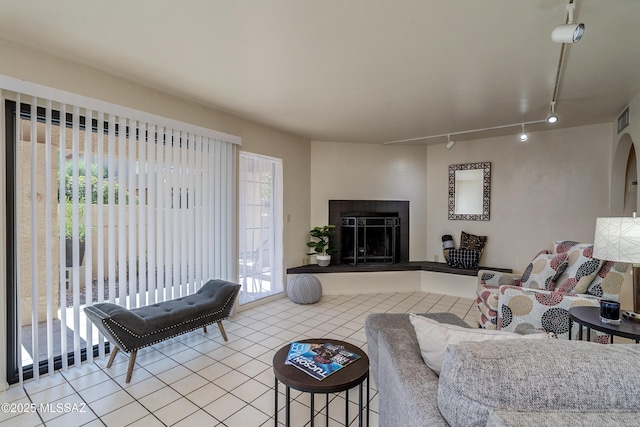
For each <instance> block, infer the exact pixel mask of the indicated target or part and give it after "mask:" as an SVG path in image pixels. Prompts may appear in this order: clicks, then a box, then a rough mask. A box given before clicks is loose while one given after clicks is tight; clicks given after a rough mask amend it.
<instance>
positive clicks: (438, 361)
mask: <svg viewBox="0 0 640 427" xmlns="http://www.w3.org/2000/svg"><path fill="white" fill-rule="evenodd" d="M409 320H410V321H411V324H412V325H413V327H414V329H415V331H416V337H417V339H418V345H419V346H420V353H421V354H422V358H423V359H424V363H426V364H427V366H428V367H430V368H431V369H433V371H434V372H435V373H436V374H440V370H441V369H442V363H443V360H444V354H445V350H446V348H447V346H449V344H459V343H461V342H468V341H488V340H504V339H547V338H549V336H548V335H547V334H530V335H520V334H516V333H512V332H503V331H493V330H488V329H468V328H461V327H460V326H456V325H447V324H443V323H439V322H437V321H435V320H433V319H427V318H425V317H422V316H416V315H415V314H410V315H409Z"/></svg>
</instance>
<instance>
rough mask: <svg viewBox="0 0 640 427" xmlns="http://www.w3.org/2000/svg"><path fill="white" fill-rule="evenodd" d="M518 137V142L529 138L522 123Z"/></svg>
mask: <svg viewBox="0 0 640 427" xmlns="http://www.w3.org/2000/svg"><path fill="white" fill-rule="evenodd" d="M518 139H519V140H520V142H525V141H527V140H528V139H529V135H527V132H525V130H524V123H523V124H522V133H521V134H520V136H519V137H518Z"/></svg>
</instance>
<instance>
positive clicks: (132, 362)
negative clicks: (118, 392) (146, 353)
mask: <svg viewBox="0 0 640 427" xmlns="http://www.w3.org/2000/svg"><path fill="white" fill-rule="evenodd" d="M137 354H138V350H133V351H132V352H131V355H130V356H129V369H127V379H126V383H127V384H129V382H130V381H131V374H132V373H133V367H134V366H135V364H136V356H137Z"/></svg>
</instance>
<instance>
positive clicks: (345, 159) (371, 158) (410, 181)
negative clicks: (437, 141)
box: [300, 141, 427, 261]
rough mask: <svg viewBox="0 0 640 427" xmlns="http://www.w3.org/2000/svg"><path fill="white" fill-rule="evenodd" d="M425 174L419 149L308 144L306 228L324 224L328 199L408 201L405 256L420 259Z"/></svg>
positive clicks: (423, 240)
mask: <svg viewBox="0 0 640 427" xmlns="http://www.w3.org/2000/svg"><path fill="white" fill-rule="evenodd" d="M426 172H427V150H426V147H424V146H407V145H405V146H391V145H372V144H355V143H338V142H319V141H312V142H311V224H310V225H311V226H316V225H324V224H326V223H327V221H328V218H329V200H343V199H348V200H351V199H353V200H408V201H409V202H410V203H409V233H410V234H409V257H410V260H411V261H420V260H425V257H426V236H427V229H426V222H425V221H424V218H425V215H426V212H427V198H426V194H425V189H426V185H427V174H426ZM305 250H306V247H304V246H303V247H301V248H300V251H301V253H304V252H303V251H305Z"/></svg>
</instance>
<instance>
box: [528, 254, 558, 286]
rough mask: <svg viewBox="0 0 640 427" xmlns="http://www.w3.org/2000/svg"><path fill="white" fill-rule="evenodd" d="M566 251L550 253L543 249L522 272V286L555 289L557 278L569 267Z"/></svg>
mask: <svg viewBox="0 0 640 427" xmlns="http://www.w3.org/2000/svg"><path fill="white" fill-rule="evenodd" d="M568 258H569V256H568V255H567V254H566V253H560V254H550V253H549V251H547V250H543V251H541V252H540V253H539V254H538V255H536V257H535V258H534V259H533V261H531V264H529V266H528V267H527V268H526V269H525V270H524V273H523V274H522V287H523V288H530V289H546V290H553V289H555V286H556V280H558V277H559V276H560V275H561V274H562V272H563V271H564V269H565V268H567V259H568Z"/></svg>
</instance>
